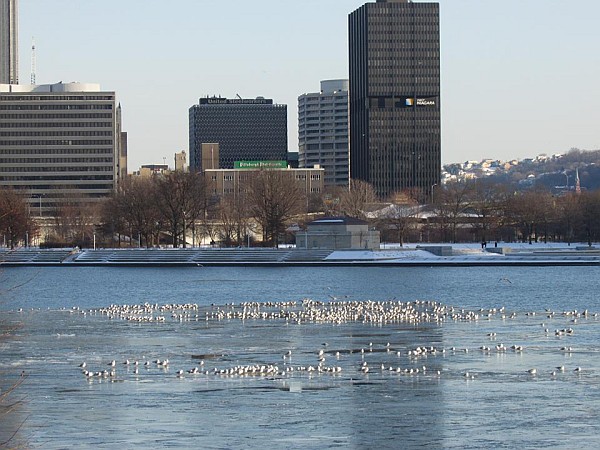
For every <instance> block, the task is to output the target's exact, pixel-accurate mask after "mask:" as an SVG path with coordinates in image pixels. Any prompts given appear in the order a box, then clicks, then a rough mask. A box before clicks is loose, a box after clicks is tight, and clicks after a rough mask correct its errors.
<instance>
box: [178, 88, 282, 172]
mask: <svg viewBox="0 0 600 450" xmlns="http://www.w3.org/2000/svg"><path fill="white" fill-rule="evenodd" d="M189 134H190V136H189V143H190V148H189V153H190V170H195V171H202V170H203V169H204V167H203V158H202V144H207V143H215V144H219V152H218V153H219V161H218V166H217V165H216V164H214V166H217V167H219V168H223V169H232V168H233V165H234V163H235V161H255V160H276V161H279V160H286V158H287V148H288V142H287V106H286V105H277V104H274V103H273V100H271V99H266V98H262V97H258V98H256V99H242V98H237V99H227V98H220V97H218V98H217V97H212V98H201V99H200V101H199V104H198V105H194V106H192V107H191V108H190V110H189Z"/></svg>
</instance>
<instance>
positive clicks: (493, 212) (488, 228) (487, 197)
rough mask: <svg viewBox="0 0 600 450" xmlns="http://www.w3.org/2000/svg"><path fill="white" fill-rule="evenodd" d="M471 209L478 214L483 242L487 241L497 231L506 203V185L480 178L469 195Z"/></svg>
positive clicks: (480, 235) (478, 224)
mask: <svg viewBox="0 0 600 450" xmlns="http://www.w3.org/2000/svg"><path fill="white" fill-rule="evenodd" d="M469 203H470V210H471V211H473V213H474V214H475V215H476V216H477V223H476V226H477V229H478V231H479V238H480V239H481V241H482V242H487V240H488V239H489V238H490V237H491V235H492V234H493V233H495V232H496V230H497V228H498V225H499V223H500V219H501V218H502V216H503V215H504V207H505V205H506V190H505V186H504V185H502V184H498V183H493V182H490V181H489V180H486V179H483V178H482V179H478V180H476V181H475V182H474V183H473V187H472V190H471V191H470V195H469Z"/></svg>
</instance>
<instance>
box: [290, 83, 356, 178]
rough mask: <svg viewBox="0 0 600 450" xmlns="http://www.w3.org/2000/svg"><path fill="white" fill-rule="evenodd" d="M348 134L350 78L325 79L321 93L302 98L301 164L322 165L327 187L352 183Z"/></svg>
mask: <svg viewBox="0 0 600 450" xmlns="http://www.w3.org/2000/svg"><path fill="white" fill-rule="evenodd" d="M348 134H349V133H348V80H326V81H321V92H318V93H313V94H303V95H301V96H300V97H298V159H299V167H300V168H309V167H313V166H315V165H317V164H318V165H320V166H321V167H322V168H324V169H325V186H347V185H348V177H349V159H350V154H349V145H348Z"/></svg>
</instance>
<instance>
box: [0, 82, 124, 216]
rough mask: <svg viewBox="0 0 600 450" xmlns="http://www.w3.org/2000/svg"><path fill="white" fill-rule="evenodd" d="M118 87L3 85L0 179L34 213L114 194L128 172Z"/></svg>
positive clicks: (0, 94) (0, 97)
mask: <svg viewBox="0 0 600 450" xmlns="http://www.w3.org/2000/svg"><path fill="white" fill-rule="evenodd" d="M126 149H127V141H126V134H125V133H123V132H122V130H121V107H120V106H119V105H118V104H117V102H116V98H115V93H114V92H106V91H101V90H100V86H99V85H97V84H80V83H68V84H63V83H58V84H52V85H6V84H4V85H0V186H10V187H13V188H15V189H19V190H22V191H24V192H25V195H26V197H28V198H29V202H30V203H31V205H32V208H31V211H32V214H35V215H38V214H39V215H42V216H50V215H53V214H55V213H56V212H57V211H58V210H59V209H60V208H61V206H64V205H67V204H77V205H87V204H90V203H94V202H97V201H99V200H100V199H102V198H106V197H108V196H109V195H110V194H111V193H112V192H113V191H114V190H115V189H116V188H117V184H118V182H119V180H120V179H121V178H122V177H124V176H125V175H126V173H127V162H126V161H127V159H126Z"/></svg>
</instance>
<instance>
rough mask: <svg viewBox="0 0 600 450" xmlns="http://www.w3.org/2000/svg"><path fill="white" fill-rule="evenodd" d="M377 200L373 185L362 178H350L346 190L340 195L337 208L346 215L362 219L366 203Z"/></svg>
mask: <svg viewBox="0 0 600 450" xmlns="http://www.w3.org/2000/svg"><path fill="white" fill-rule="evenodd" d="M375 202H377V195H376V194H375V189H373V186H372V185H371V184H369V183H367V182H365V181H362V180H350V185H349V186H348V190H345V191H344V192H343V193H342V194H341V196H340V204H339V210H340V212H341V213H342V214H344V215H346V216H348V217H355V218H357V219H364V218H365V212H366V208H367V205H369V204H372V203H375Z"/></svg>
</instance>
